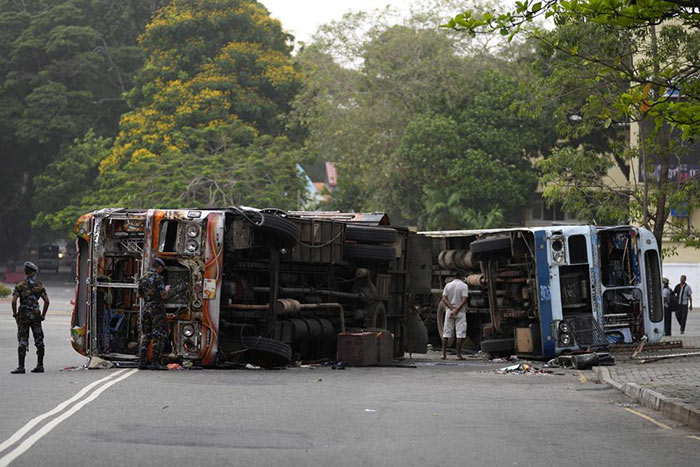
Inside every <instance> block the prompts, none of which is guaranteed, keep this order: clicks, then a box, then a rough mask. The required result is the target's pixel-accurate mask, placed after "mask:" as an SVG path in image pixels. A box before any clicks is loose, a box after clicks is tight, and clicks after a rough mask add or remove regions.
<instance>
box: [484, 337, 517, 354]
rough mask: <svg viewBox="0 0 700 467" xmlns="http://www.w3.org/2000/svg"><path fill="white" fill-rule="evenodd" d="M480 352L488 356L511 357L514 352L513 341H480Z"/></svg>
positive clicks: (511, 339)
mask: <svg viewBox="0 0 700 467" xmlns="http://www.w3.org/2000/svg"><path fill="white" fill-rule="evenodd" d="M481 351H482V352H486V353H487V354H490V355H496V356H501V355H511V354H513V353H514V352H515V339H513V338H512V337H511V338H509V339H486V340H482V341H481Z"/></svg>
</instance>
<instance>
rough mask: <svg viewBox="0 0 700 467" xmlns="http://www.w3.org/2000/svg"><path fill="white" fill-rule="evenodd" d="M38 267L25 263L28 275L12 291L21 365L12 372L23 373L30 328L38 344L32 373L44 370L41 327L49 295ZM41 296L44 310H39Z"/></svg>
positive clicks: (13, 313) (47, 306)
mask: <svg viewBox="0 0 700 467" xmlns="http://www.w3.org/2000/svg"><path fill="white" fill-rule="evenodd" d="M38 270H39V268H38V267H36V265H35V264H34V263H32V262H29V261H27V262H26V263H24V273H25V274H26V275H27V277H26V278H25V279H24V281H22V282H20V283H18V284H17V285H16V286H15V289H14V291H13V292H12V316H13V318H15V320H16V321H17V341H18V342H19V347H18V348H17V357H18V359H19V366H17V369H16V370H13V371H11V372H10V373H12V374H15V375H18V374H19V375H22V374H24V373H25V370H24V357H25V356H26V355H27V347H29V330H30V329H31V330H32V335H33V336H34V345H35V346H36V355H37V364H36V368H34V369H33V370H32V373H43V372H44V331H43V330H42V329H41V322H42V321H44V318H46V312H47V311H48V310H49V297H48V296H47V295H46V290H45V289H44V285H43V284H42V283H41V282H39V281H38V280H36V273H37V271H38ZM39 298H41V299H42V300H43V301H44V307H43V309H42V311H39ZM18 299H19V310H18V309H17V300H18Z"/></svg>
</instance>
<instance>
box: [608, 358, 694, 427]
mask: <svg viewBox="0 0 700 467" xmlns="http://www.w3.org/2000/svg"><path fill="white" fill-rule="evenodd" d="M595 373H596V376H597V377H598V380H600V381H602V382H604V383H607V384H609V385H611V386H613V387H614V388H615V389H617V390H618V391H620V392H623V393H625V394H627V395H628V396H629V397H631V398H632V399H635V400H636V401H637V402H639V403H640V404H642V405H643V406H644V407H647V408H650V409H654V410H657V411H659V412H661V413H662V414H664V415H666V416H667V417H668V418H670V419H672V420H675V421H677V422H680V423H682V424H684V425H687V426H689V427H691V428H694V429H696V430H700V411H698V410H697V409H695V408H694V407H691V406H689V405H687V404H684V403H683V402H682V401H680V400H679V399H674V398H671V397H666V396H664V395H663V394H661V393H658V392H656V391H653V390H651V389H648V388H643V387H641V386H639V385H638V384H636V383H628V382H625V383H620V382H618V381H615V380H614V379H613V378H612V376H610V370H608V369H607V368H604V367H600V366H598V367H595Z"/></svg>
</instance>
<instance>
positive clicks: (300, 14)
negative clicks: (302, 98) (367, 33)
mask: <svg viewBox="0 0 700 467" xmlns="http://www.w3.org/2000/svg"><path fill="white" fill-rule="evenodd" d="M258 1H259V2H260V3H262V4H263V5H265V7H267V9H268V10H269V11H270V14H271V16H272V17H273V18H276V19H278V20H280V21H281V22H282V28H283V29H284V30H285V31H286V32H289V33H291V34H292V35H294V37H295V39H296V41H297V42H306V43H308V42H310V41H311V36H312V35H313V34H314V32H316V29H318V27H319V26H320V25H322V24H325V23H328V22H330V21H333V20H339V19H340V18H342V16H343V14H344V13H345V12H347V11H348V10H354V11H357V10H363V11H368V10H374V9H375V8H382V9H383V8H384V7H386V6H387V5H391V6H392V7H394V8H397V9H401V8H405V7H406V6H408V5H410V4H411V2H410V1H406V0H404V1H398V0H258Z"/></svg>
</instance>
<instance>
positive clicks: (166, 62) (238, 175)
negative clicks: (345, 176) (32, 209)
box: [67, 0, 304, 210]
mask: <svg viewBox="0 0 700 467" xmlns="http://www.w3.org/2000/svg"><path fill="white" fill-rule="evenodd" d="M288 39H289V37H288V36H287V35H286V34H284V33H283V32H282V30H281V26H280V23H279V22H278V21H276V20H273V19H272V18H270V16H269V14H268V12H267V10H265V9H264V7H262V6H261V5H260V4H258V3H256V2H253V1H239V0H206V1H201V2H191V1H185V0H173V1H172V2H170V4H169V5H167V6H166V7H164V8H162V9H161V10H159V11H158V13H157V14H156V16H155V17H154V19H153V21H152V22H151V23H149V24H148V25H147V27H146V29H145V33H144V34H143V35H142V36H141V38H140V39H139V42H140V44H141V46H142V47H143V49H144V51H145V52H146V53H147V59H146V61H145V64H144V66H143V68H142V69H141V70H140V71H139V73H138V75H137V77H136V78H135V86H134V88H133V89H132V90H131V91H130V93H129V96H128V97H129V102H130V103H131V104H132V105H134V108H133V110H131V111H129V112H127V113H125V114H123V115H122V118H121V121H120V125H119V132H118V134H117V135H116V138H115V141H114V145H113V146H112V147H111V150H110V151H109V153H108V154H107V155H106V157H104V158H102V160H101V161H100V163H99V176H98V178H97V180H96V181H95V184H94V187H93V189H92V190H91V191H90V193H89V194H88V195H87V196H85V197H84V198H83V199H82V200H81V202H80V203H79V205H80V206H81V207H82V208H90V209H94V208H97V207H104V206H123V207H170V208H174V207H183V206H200V207H214V206H222V205H231V204H252V205H256V206H260V205H262V206H275V207H280V208H296V207H297V205H298V203H299V198H301V199H303V197H304V192H303V185H302V182H301V179H300V177H299V176H298V172H297V167H296V162H297V160H298V157H299V154H298V152H297V151H295V150H294V144H293V142H292V141H290V140H289V139H288V138H287V137H286V136H285V130H284V120H283V115H284V113H285V112H286V111H287V110H288V108H289V101H290V100H291V98H292V97H293V95H294V94H295V92H296V90H297V88H298V85H299V80H300V75H299V73H298V72H297V71H296V69H295V68H294V66H293V62H292V59H291V56H290V50H291V49H290V46H289V45H288V44H287V41H288ZM67 209H68V210H73V209H74V205H70V206H68V208H67Z"/></svg>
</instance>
